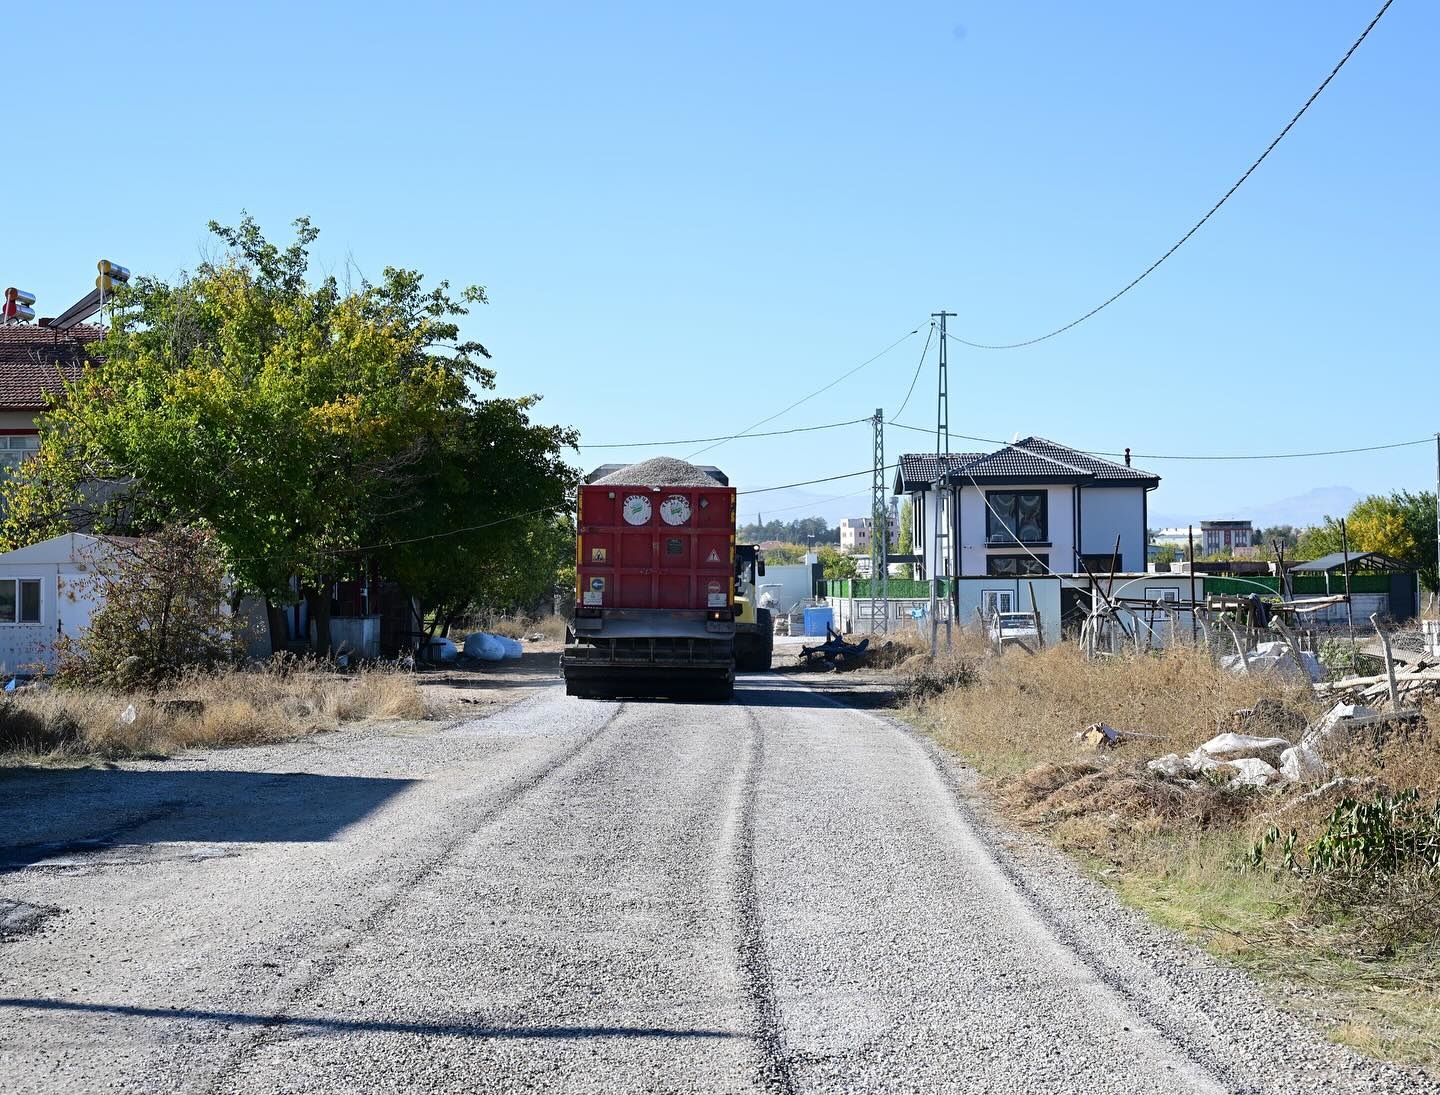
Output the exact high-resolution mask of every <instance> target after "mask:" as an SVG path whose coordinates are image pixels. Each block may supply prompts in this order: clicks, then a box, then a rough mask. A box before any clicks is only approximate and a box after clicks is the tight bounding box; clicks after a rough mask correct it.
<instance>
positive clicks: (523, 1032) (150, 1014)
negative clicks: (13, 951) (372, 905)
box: [0, 998, 749, 1038]
mask: <svg viewBox="0 0 1440 1095" xmlns="http://www.w3.org/2000/svg"><path fill="white" fill-rule="evenodd" d="M0 1008H34V1009H36V1010H39V1011H64V1012H89V1013H92V1014H98V1015H125V1016H130V1017H133V1018H137V1019H180V1020H198V1021H200V1022H206V1023H225V1024H227V1025H236V1026H255V1027H288V1028H291V1029H300V1030H316V1031H325V1032H346V1031H377V1032H379V1033H385V1034H389V1033H393V1034H425V1035H445V1036H449V1037H452V1038H746V1037H749V1035H745V1034H736V1033H734V1032H732V1031H728V1030H686V1029H670V1028H667V1027H605V1026H589V1027H587V1026H577V1027H511V1026H484V1025H481V1024H477V1023H463V1022H452V1023H404V1022H399V1021H396V1020H393V1019H373V1020H372V1019H334V1018H322V1017H319V1016H303V1015H252V1014H249V1013H247V1012H236V1011H200V1010H197V1009H194V1008H142V1007H136V1006H134V1005H131V1004H85V1003H78V1002H71V1001H68V1000H37V999H24V998H8V999H7V998H0Z"/></svg>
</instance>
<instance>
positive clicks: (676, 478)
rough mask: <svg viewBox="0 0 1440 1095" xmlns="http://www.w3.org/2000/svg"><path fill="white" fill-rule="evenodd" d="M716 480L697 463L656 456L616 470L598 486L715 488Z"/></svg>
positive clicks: (597, 483)
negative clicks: (697, 465) (698, 466)
mask: <svg viewBox="0 0 1440 1095" xmlns="http://www.w3.org/2000/svg"><path fill="white" fill-rule="evenodd" d="M715 485H716V481H715V480H714V479H713V478H711V477H710V476H709V475H708V474H706V473H705V472H703V471H701V470H700V469H699V468H697V467H696V466H695V465H694V464H691V463H689V462H687V461H685V460H677V459H676V458H675V457H673V456H653V457H651V458H650V459H649V460H642V461H640V463H638V464H628V465H626V466H625V467H623V468H621V469H620V470H619V471H612V472H611V473H610V474H609V475H607V476H605V477H604V478H602V479H597V480H595V486H597V487H598V486H615V487H713V486H715Z"/></svg>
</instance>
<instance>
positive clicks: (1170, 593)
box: [1145, 586, 1180, 603]
mask: <svg viewBox="0 0 1440 1095" xmlns="http://www.w3.org/2000/svg"><path fill="white" fill-rule="evenodd" d="M1145 599H1146V600H1147V601H1175V602H1177V603H1178V602H1179V600H1180V591H1179V590H1178V589H1174V588H1171V587H1170V586H1146V587H1145Z"/></svg>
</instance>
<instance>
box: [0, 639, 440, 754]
mask: <svg viewBox="0 0 1440 1095" xmlns="http://www.w3.org/2000/svg"><path fill="white" fill-rule="evenodd" d="M129 708H133V709H134V711H133V718H132V717H129V712H128V709H129ZM424 716H425V707H424V703H423V702H422V700H421V698H420V691H419V689H418V688H417V687H416V684H415V678H414V676H413V675H412V674H410V673H407V672H401V671H398V670H388V669H367V670H363V671H361V672H359V673H354V674H342V673H337V672H335V671H334V670H332V669H330V668H328V667H326V666H325V665H323V664H321V663H314V662H306V661H302V660H297V659H279V660H276V661H274V662H271V663H267V664H265V665H263V666H259V667H256V668H253V669H248V670H230V671H226V672H219V673H203V672H199V671H194V672H190V673H187V674H186V675H184V676H182V677H180V678H179V679H177V680H176V681H174V682H172V683H171V684H170V685H168V686H166V687H165V688H163V689H161V690H160V691H158V692H156V693H153V694H126V693H116V692H110V691H104V690H99V689H82V688H65V689H58V688H46V687H43V686H38V687H37V686H30V687H27V688H24V689H21V690H20V691H18V692H16V693H15V694H14V695H12V696H10V697H7V698H6V699H5V700H3V701H0V755H3V754H9V755H11V756H13V757H34V756H59V757H63V756H77V757H83V756H87V755H92V756H100V757H105V758H119V757H127V756H153V755H161V754H165V753H169V752H173V751H175V750H177V749H184V748H190V747H202V746H233V745H258V744H264V743H268V742H276V741H284V740H288V739H290V738H295V737H302V736H305V735H307V734H312V733H315V732H317V731H321V730H331V729H334V728H335V727H337V726H338V725H340V724H341V723H345V722H352V721H355V720H360V719H418V718H423V717H424Z"/></svg>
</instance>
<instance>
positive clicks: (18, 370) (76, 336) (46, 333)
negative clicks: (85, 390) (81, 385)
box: [0, 323, 105, 411]
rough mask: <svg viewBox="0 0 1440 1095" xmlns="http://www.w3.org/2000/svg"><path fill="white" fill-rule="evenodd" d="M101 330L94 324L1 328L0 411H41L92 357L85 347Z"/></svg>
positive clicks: (24, 325) (76, 375)
mask: <svg viewBox="0 0 1440 1095" xmlns="http://www.w3.org/2000/svg"><path fill="white" fill-rule="evenodd" d="M104 333H105V330H104V328H103V327H99V326H96V325H94V324H78V325H76V326H74V327H72V328H70V329H69V330H68V331H55V330H51V329H50V328H48V327H36V326H32V325H30V324H28V323H16V324H10V325H8V326H4V327H0V410H3V411H43V410H44V409H45V408H46V407H48V406H49V405H50V396H52V395H54V394H55V393H58V392H59V391H61V390H62V388H63V387H64V383H65V382H66V381H70V380H75V379H78V378H79V376H80V374H81V372H82V371H84V368H85V366H86V364H88V363H89V361H90V360H91V356H90V354H89V352H88V350H87V347H88V346H89V345H90V344H91V343H92V342H95V341H96V340H97V339H99V338H100V337H102V336H103V335H104Z"/></svg>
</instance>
